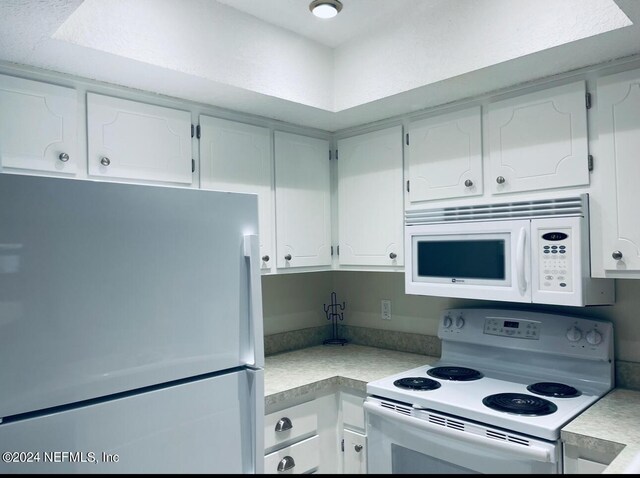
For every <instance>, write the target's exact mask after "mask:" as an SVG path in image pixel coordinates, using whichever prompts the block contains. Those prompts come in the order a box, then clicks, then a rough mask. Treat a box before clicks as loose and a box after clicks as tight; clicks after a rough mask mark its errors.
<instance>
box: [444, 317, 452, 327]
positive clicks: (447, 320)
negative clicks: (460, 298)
mask: <svg viewBox="0 0 640 478" xmlns="http://www.w3.org/2000/svg"><path fill="white" fill-rule="evenodd" d="M451 324H453V321H452V320H451V316H449V315H445V316H444V319H442V325H443V326H444V328H445V329H448V328H449V327H451Z"/></svg>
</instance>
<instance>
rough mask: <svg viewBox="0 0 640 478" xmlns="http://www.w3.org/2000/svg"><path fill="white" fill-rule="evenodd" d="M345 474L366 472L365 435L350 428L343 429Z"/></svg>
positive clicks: (362, 473)
mask: <svg viewBox="0 0 640 478" xmlns="http://www.w3.org/2000/svg"><path fill="white" fill-rule="evenodd" d="M343 437H344V469H343V470H342V472H343V473H344V474H345V475H347V474H348V475H352V474H357V475H364V474H366V473H367V446H366V445H367V437H366V436H365V435H362V434H360V433H356V432H352V431H351V430H346V429H345V430H344V431H343Z"/></svg>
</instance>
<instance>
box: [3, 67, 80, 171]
mask: <svg viewBox="0 0 640 478" xmlns="http://www.w3.org/2000/svg"><path fill="white" fill-rule="evenodd" d="M76 110H77V95H76V91H75V90H73V89H71V88H63V87H61V86H55V85H50V84H47V83H40V82H37V81H30V80H23V79H20V78H13V77H11V76H3V75H0V166H2V167H4V168H18V169H28V170H32V171H44V172H54V173H69V174H75V173H76V170H77V165H78V158H77V156H76V142H77V131H76V113H77V111H76ZM65 155H67V156H68V158H67V156H65Z"/></svg>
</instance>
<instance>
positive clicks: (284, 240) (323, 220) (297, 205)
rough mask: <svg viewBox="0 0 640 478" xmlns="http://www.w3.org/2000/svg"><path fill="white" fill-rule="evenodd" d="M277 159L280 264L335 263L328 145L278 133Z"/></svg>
mask: <svg viewBox="0 0 640 478" xmlns="http://www.w3.org/2000/svg"><path fill="white" fill-rule="evenodd" d="M275 156H276V158H275V165H276V175H275V178H276V238H277V239H276V242H277V244H276V248H277V254H278V255H277V262H276V265H277V266H278V267H281V268H285V267H310V266H323V265H331V217H330V216H331V197H330V194H331V192H330V182H329V141H327V140H324V139H316V138H310V137H307V136H301V135H297V134H291V133H283V132H280V131H276V133H275ZM285 256H286V257H289V256H290V257H291V258H290V259H286V258H285Z"/></svg>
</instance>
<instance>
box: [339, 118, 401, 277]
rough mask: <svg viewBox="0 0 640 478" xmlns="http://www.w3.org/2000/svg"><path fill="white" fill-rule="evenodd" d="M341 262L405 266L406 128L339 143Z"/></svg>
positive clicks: (356, 137)
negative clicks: (404, 177)
mask: <svg viewBox="0 0 640 478" xmlns="http://www.w3.org/2000/svg"><path fill="white" fill-rule="evenodd" d="M337 164H338V231H339V236H340V241H339V244H340V250H339V255H338V258H339V263H340V265H355V266H402V265H403V264H404V253H403V250H404V247H403V212H404V210H403V204H402V199H403V194H402V127H401V126H396V127H393V128H387V129H384V130H381V131H374V132H372V133H368V134H363V135H359V136H353V137H351V138H346V139H342V140H339V141H338V161H337Z"/></svg>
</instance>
